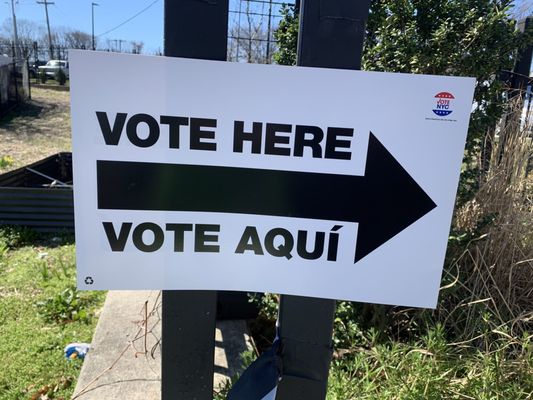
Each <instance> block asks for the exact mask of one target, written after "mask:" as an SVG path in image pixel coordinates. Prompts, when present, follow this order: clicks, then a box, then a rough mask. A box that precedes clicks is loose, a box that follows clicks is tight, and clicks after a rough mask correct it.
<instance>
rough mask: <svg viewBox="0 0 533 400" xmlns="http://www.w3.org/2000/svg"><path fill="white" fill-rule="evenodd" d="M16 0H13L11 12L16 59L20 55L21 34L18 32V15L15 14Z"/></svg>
mask: <svg viewBox="0 0 533 400" xmlns="http://www.w3.org/2000/svg"><path fill="white" fill-rule="evenodd" d="M14 1H15V0H11V13H12V15H13V35H14V40H15V54H13V56H14V57H15V60H16V59H17V58H18V56H19V35H18V32H17V17H16V16H15V4H14Z"/></svg>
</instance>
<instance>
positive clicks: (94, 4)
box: [91, 3, 99, 50]
mask: <svg viewBox="0 0 533 400" xmlns="http://www.w3.org/2000/svg"><path fill="white" fill-rule="evenodd" d="M98 5H99V4H98V3H91V7H92V28H93V29H92V45H93V46H92V47H93V50H96V47H95V45H94V6H98Z"/></svg>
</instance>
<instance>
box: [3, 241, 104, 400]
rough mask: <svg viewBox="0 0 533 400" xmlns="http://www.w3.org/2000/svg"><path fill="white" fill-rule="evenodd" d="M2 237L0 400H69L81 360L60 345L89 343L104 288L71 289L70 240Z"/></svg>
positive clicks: (71, 263)
mask: <svg viewBox="0 0 533 400" xmlns="http://www.w3.org/2000/svg"><path fill="white" fill-rule="evenodd" d="M6 236H9V235H3V234H2V232H0V360H2V361H1V364H2V367H1V368H0V400H15V399H40V398H46V397H45V395H47V396H48V397H47V398H50V399H68V398H70V395H71V393H72V391H73V390H74V386H75V382H76V379H77V376H78V374H79V370H80V367H81V362H80V361H79V360H72V361H68V360H66V359H65V358H64V355H63V349H64V347H65V345H67V344H68V343H71V342H88V343H90V341H91V339H92V334H93V331H94V328H95V325H96V322H97V318H95V316H94V313H95V312H96V311H97V310H98V309H99V308H100V307H101V305H102V303H103V299H104V296H105V293H104V292H78V291H76V290H75V289H74V285H75V276H76V271H75V264H74V245H73V244H71V243H70V244H69V243H68V241H67V243H65V241H66V240H65V238H55V240H54V241H53V242H52V241H50V242H48V243H47V242H42V243H41V245H31V246H30V245H24V246H22V247H19V248H12V247H10V246H6V242H10V243H8V244H12V240H6V239H8V238H6ZM11 239H12V238H11ZM21 242H24V241H23V240H21V241H19V244H20V243H21ZM62 293H65V294H64V295H62ZM40 395H42V396H41V397H40Z"/></svg>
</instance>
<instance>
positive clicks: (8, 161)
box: [0, 155, 15, 169]
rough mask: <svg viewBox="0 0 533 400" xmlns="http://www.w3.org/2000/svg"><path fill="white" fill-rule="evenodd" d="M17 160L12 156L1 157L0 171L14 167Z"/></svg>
mask: <svg viewBox="0 0 533 400" xmlns="http://www.w3.org/2000/svg"><path fill="white" fill-rule="evenodd" d="M14 162H15V160H13V157H11V156H10V155H6V156H2V157H0V169H4V168H7V167H10V166H12V165H13V163H14Z"/></svg>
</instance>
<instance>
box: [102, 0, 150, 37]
mask: <svg viewBox="0 0 533 400" xmlns="http://www.w3.org/2000/svg"><path fill="white" fill-rule="evenodd" d="M158 1H159V0H154V1H152V2H151V3H150V4H148V5H147V6H146V7H145V8H143V9H142V10H141V11H139V12H138V13H137V14H135V15H133V16H131V17H129V18H128V19H127V20H125V21H123V22H121V23H120V24H118V25H117V26H115V27H114V28H111V29H109V30H107V31H105V32H104V33H100V34H99V35H96V37H100V36H103V35H107V34H108V33H111V32H113V31H115V30H117V29H118V28H120V27H121V26H123V25H125V24H127V23H128V22H130V21H131V20H132V19H134V18H137V17H138V16H139V15H141V14H142V13H143V12H145V11H147V10H148V9H149V8H150V7H152V6H153V5H154V4H155V3H157V2H158Z"/></svg>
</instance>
